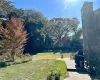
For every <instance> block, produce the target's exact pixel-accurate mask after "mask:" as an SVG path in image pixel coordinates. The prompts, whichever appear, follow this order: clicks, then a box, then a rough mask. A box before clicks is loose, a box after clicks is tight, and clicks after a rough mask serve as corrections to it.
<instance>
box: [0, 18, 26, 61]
mask: <svg viewBox="0 0 100 80" xmlns="http://www.w3.org/2000/svg"><path fill="white" fill-rule="evenodd" d="M0 35H1V39H2V40H1V41H0V49H1V50H0V51H1V53H2V55H4V56H6V58H9V59H11V60H13V61H14V60H15V58H16V57H17V56H19V55H20V54H22V53H23V49H24V46H25V43H26V40H27V39H26V36H27V34H26V32H25V31H24V28H23V22H21V21H20V20H19V19H17V18H12V19H11V20H8V21H7V22H6V28H3V26H0Z"/></svg>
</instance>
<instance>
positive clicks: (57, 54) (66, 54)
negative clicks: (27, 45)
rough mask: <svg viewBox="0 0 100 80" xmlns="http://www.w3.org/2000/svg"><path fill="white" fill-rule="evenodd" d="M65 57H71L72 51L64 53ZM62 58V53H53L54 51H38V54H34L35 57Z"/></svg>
mask: <svg viewBox="0 0 100 80" xmlns="http://www.w3.org/2000/svg"><path fill="white" fill-rule="evenodd" d="M63 55H64V58H69V57H70V53H63ZM57 58H61V54H60V53H56V54H53V53H52V52H49V53H38V54H37V55H34V56H33V59H57Z"/></svg>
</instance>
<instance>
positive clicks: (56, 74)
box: [47, 71, 61, 80]
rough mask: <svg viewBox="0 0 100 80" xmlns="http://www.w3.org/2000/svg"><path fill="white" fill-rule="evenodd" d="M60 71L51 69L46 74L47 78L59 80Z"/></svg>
mask: <svg viewBox="0 0 100 80" xmlns="http://www.w3.org/2000/svg"><path fill="white" fill-rule="evenodd" d="M60 76H61V73H60V72H57V71H51V72H50V73H49V75H48V76H47V80H60Z"/></svg>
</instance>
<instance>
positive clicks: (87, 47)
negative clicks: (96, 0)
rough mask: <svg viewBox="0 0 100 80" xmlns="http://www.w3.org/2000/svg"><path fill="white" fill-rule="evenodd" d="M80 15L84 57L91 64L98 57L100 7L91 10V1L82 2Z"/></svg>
mask: <svg viewBox="0 0 100 80" xmlns="http://www.w3.org/2000/svg"><path fill="white" fill-rule="evenodd" d="M81 17H82V28H83V47H84V54H85V59H86V60H87V61H88V62H89V64H91V63H93V61H94V62H95V60H96V59H97V58H99V57H100V9H98V10H96V11H93V3H92V2H84V4H83V7H82V10H81ZM94 65H95V64H92V65H91V66H94Z"/></svg>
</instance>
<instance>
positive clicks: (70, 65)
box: [58, 58, 91, 80]
mask: <svg viewBox="0 0 100 80" xmlns="http://www.w3.org/2000/svg"><path fill="white" fill-rule="evenodd" d="M58 60H63V61H65V63H66V66H67V69H76V68H75V62H74V60H70V59H69V58H64V59H60V58H58ZM68 73H69V77H68V78H66V79H64V80H91V78H90V76H89V75H88V74H82V73H78V72H76V71H68Z"/></svg>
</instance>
